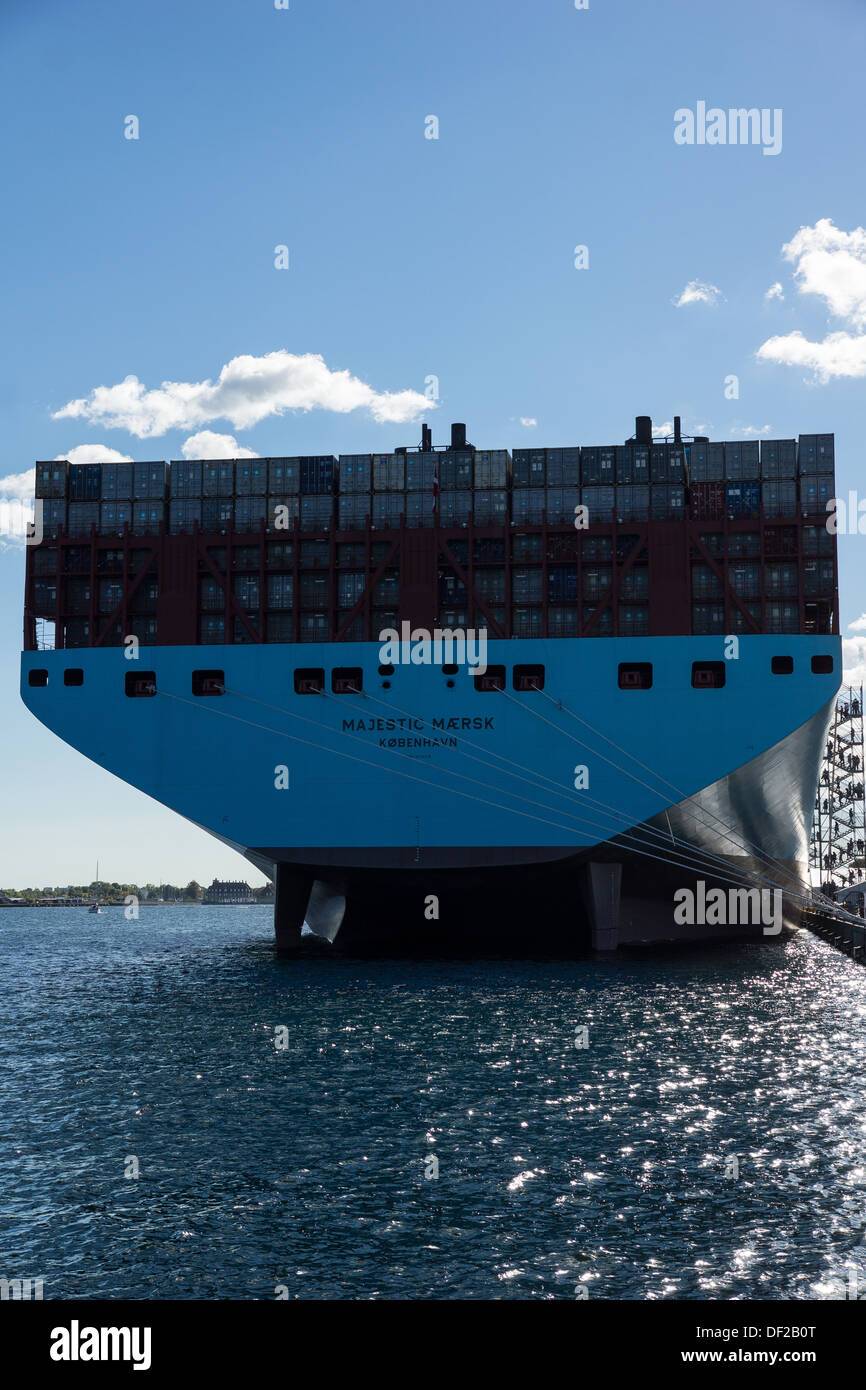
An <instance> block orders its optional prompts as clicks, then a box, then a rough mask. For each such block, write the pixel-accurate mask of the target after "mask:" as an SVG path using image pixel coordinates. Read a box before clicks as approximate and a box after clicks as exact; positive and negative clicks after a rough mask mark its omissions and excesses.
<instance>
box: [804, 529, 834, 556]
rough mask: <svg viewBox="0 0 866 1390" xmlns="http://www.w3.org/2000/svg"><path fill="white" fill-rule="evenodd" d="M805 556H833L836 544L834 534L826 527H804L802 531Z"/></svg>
mask: <svg viewBox="0 0 866 1390" xmlns="http://www.w3.org/2000/svg"><path fill="white" fill-rule="evenodd" d="M800 534H801V536H802V539H803V554H804V555H832V554H833V552H834V550H835V548H836V542H835V539H834V537H833V534H832V532H830V531H828V530H827V527H826V525H824V526H804V527H803V529H802V531H801V533H800Z"/></svg>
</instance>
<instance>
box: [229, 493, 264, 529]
mask: <svg viewBox="0 0 866 1390" xmlns="http://www.w3.org/2000/svg"><path fill="white" fill-rule="evenodd" d="M267 513H268V503H267V499H266V498H264V497H257V496H252V495H249V496H243V495H242V496H239V497H236V498H235V520H234V526H235V530H236V531H260V530H261V526H262V522H263V521H264V520H265V517H266V516H267Z"/></svg>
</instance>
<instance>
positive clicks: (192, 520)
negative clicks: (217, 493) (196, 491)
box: [168, 497, 201, 536]
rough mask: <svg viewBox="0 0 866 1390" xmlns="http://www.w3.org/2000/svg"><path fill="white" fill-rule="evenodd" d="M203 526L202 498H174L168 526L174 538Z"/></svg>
mask: <svg viewBox="0 0 866 1390" xmlns="http://www.w3.org/2000/svg"><path fill="white" fill-rule="evenodd" d="M196 525H198V526H200V525H201V498H198V497H173V498H172V499H171V502H170V503H169V517H168V526H169V530H170V532H171V534H172V535H173V536H177V535H181V534H183V533H184V532H189V531H192V530H193V529H194V528H195V526H196Z"/></svg>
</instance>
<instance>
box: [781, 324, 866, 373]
mask: <svg viewBox="0 0 866 1390" xmlns="http://www.w3.org/2000/svg"><path fill="white" fill-rule="evenodd" d="M757 357H758V359H759V361H763V362H779V363H781V365H782V366H784V367H808V368H809V369H810V370H811V371H812V372H814V374H815V378H816V380H817V381H820V382H821V383H826V382H828V381H830V380H832V378H833V377H860V376H866V335H862V334H861V335H860V336H853V335H852V334H850V333H829V334H828V335H827V337H826V338H824V339H823V341H822V342H820V343H812V342H810V341H809V339H808V338H804V336H803V334H802V333H801V332H800V330H799V329H797V330H796V331H795V332H793V333H786V334H784V335H782V336H780V337H775V338H768V339H767V341H766V342H765V343H762V344H761V346H760V347H759V348H758V352H757Z"/></svg>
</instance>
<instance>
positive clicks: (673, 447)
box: [668, 444, 686, 483]
mask: <svg viewBox="0 0 866 1390" xmlns="http://www.w3.org/2000/svg"><path fill="white" fill-rule="evenodd" d="M685 481H686V450H685V445H683V444H669V445H668V482H670V483H684V482H685Z"/></svg>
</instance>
